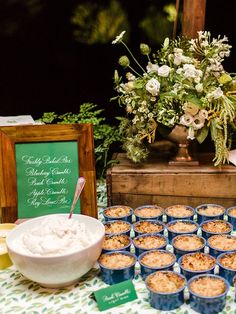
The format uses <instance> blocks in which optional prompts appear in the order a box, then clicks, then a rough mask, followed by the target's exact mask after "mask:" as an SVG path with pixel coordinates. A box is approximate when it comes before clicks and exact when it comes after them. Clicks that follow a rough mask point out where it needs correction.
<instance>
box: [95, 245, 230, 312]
mask: <svg viewBox="0 0 236 314" xmlns="http://www.w3.org/2000/svg"><path fill="white" fill-rule="evenodd" d="M156 252H159V253H161V254H163V253H168V254H170V255H171V254H172V255H173V256H174V254H173V253H171V252H168V251H164V250H151V251H149V252H144V253H142V254H141V255H140V256H139V257H138V258H137V257H136V255H134V254H133V253H131V252H127V251H118V252H109V253H105V254H104V255H103V256H104V258H107V257H108V256H112V255H120V256H119V258H120V259H119V261H121V256H124V257H125V258H127V259H128V258H129V259H132V261H131V263H130V264H129V266H127V267H123V268H118V267H117V266H116V267H113V268H109V267H106V266H104V265H103V262H102V261H101V260H100V259H99V265H100V268H101V276H102V280H103V281H104V282H105V283H107V284H109V285H112V284H116V283H118V282H121V281H124V280H128V279H134V278H135V264H136V262H137V261H139V263H140V267H141V276H142V278H143V280H144V281H145V285H146V288H147V290H148V291H149V302H150V305H151V306H152V307H154V308H156V309H159V310H163V311H171V310H174V309H176V308H178V307H180V306H181V305H182V304H183V303H184V302H185V298H184V290H185V291H186V290H187V291H188V292H189V295H190V306H191V308H193V309H194V310H196V311H197V312H200V313H204V314H206V313H208V314H210V313H218V312H220V311H221V310H223V308H224V306H225V303H226V296H227V293H228V291H229V288H230V284H231V285H233V284H235V281H236V280H235V279H232V278H233V277H232V275H229V273H228V270H227V269H225V268H224V267H221V266H220V267H219V269H220V270H219V274H214V269H215V267H211V269H210V270H208V271H206V272H194V271H193V272H188V271H187V272H186V271H185V270H184V269H183V268H181V267H180V269H181V273H179V272H178V271H176V270H174V268H173V266H174V264H175V262H176V258H175V256H174V257H173V262H172V263H171V264H170V265H166V267H160V268H159V269H157V268H151V267H148V266H145V265H143V264H142V262H141V259H142V258H143V257H145V255H146V254H151V253H156ZM191 254H194V253H191ZM200 254H203V255H206V256H208V257H209V255H207V254H205V253H200ZM234 254H236V253H234ZM187 255H190V254H187ZM183 256H186V255H183ZM183 256H181V257H180V258H179V260H178V263H179V264H181V259H182V257H183ZM222 257H223V254H222ZM211 258H212V259H214V257H211ZM220 258H221V256H219V257H218V258H217V263H218V264H219V265H220V262H219V260H220ZM116 265H117V262H116ZM160 276H161V277H163V278H164V279H165V277H168V278H166V280H167V281H166V282H165V284H163V283H162V284H161V285H160V283H159V280H160V278H159V277H160ZM171 277H172V279H173V280H172V279H171ZM235 278H236V276H235ZM229 279H230V280H231V281H230V282H229V281H228V280H229ZM201 280H205V281H206V282H207V281H208V280H210V281H211V280H213V281H218V284H217V286H219V283H220V284H221V285H223V286H224V289H223V290H222V291H221V292H220V293H219V294H216V295H215V294H214V293H215V291H207V294H206V295H204V294H202V293H199V292H196V291H194V289H192V288H191V284H192V283H195V284H196V283H197V282H198V281H201ZM179 281H181V282H182V284H181V286H180V287H178V286H176V283H178V282H179ZM206 282H204V286H205V285H206ZM165 285H166V286H167V287H166V290H164V289H163V290H161V291H160V290H159V288H160V287H165ZM155 286H156V287H158V288H155ZM173 286H174V288H175V289H174V290H172V289H171V290H170V288H172V287H173ZM186 287H187V289H185V288H186ZM209 287H211V284H210V283H209ZM205 290H206V289H205ZM212 293H213V294H212ZM211 294H212V295H211ZM213 304H214V305H213Z"/></svg>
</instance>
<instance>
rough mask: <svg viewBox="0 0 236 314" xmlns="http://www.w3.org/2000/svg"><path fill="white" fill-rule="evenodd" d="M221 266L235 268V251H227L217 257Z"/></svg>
mask: <svg viewBox="0 0 236 314" xmlns="http://www.w3.org/2000/svg"><path fill="white" fill-rule="evenodd" d="M219 261H220V263H221V265H222V266H224V267H226V268H229V269H233V270H236V252H235V253H227V254H225V255H224V256H222V257H221V258H220V259H219Z"/></svg>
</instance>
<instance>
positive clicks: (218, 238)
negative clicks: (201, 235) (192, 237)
mask: <svg viewBox="0 0 236 314" xmlns="http://www.w3.org/2000/svg"><path fill="white" fill-rule="evenodd" d="M208 243H209V244H210V245H211V246H212V247H214V248H216V249H219V250H224V251H230V250H236V237H235V236H231V235H226V234H216V235H213V236H211V237H210V238H209V239H208Z"/></svg>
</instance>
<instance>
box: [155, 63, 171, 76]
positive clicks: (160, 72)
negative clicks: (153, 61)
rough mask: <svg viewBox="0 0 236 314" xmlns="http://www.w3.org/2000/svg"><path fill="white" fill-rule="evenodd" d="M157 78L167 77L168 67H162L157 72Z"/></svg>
mask: <svg viewBox="0 0 236 314" xmlns="http://www.w3.org/2000/svg"><path fill="white" fill-rule="evenodd" d="M157 73H158V75H159V76H163V77H167V76H168V75H169V74H170V67H168V65H162V66H161V67H159V69H158V70H157Z"/></svg>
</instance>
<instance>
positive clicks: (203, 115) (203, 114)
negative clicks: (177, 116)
mask: <svg viewBox="0 0 236 314" xmlns="http://www.w3.org/2000/svg"><path fill="white" fill-rule="evenodd" d="M198 115H199V117H200V119H207V118H208V112H207V110H205V109H201V110H200V111H199V113H198Z"/></svg>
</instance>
